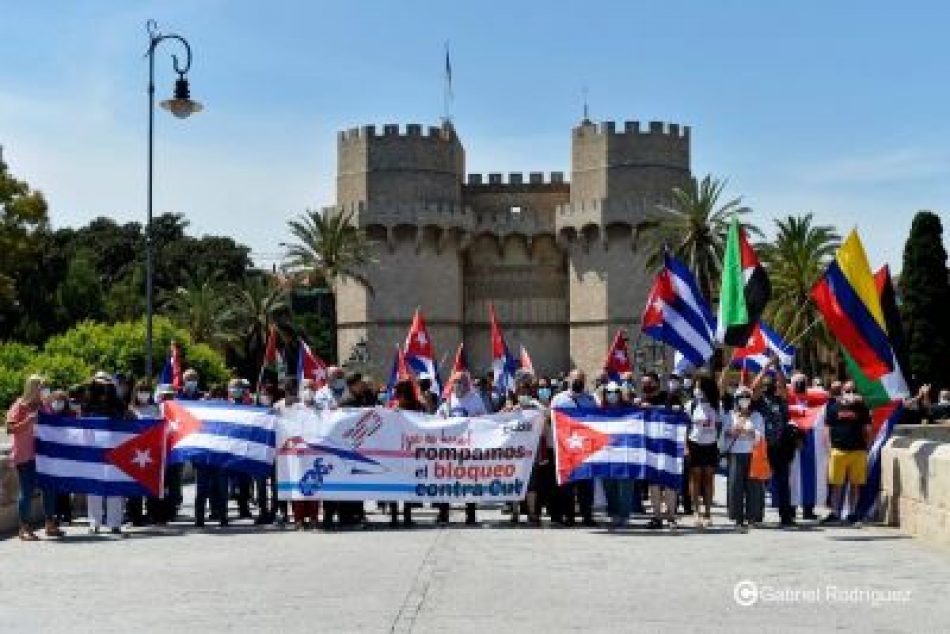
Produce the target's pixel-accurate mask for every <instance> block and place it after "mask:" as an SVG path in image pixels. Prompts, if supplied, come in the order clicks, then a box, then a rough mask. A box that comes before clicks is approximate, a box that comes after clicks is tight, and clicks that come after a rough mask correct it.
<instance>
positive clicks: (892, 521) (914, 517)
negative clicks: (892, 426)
mask: <svg viewBox="0 0 950 634" xmlns="http://www.w3.org/2000/svg"><path fill="white" fill-rule="evenodd" d="M881 515H882V519H883V520H884V522H885V523H887V524H889V525H891V526H897V527H899V528H900V530H901V531H902V532H904V533H907V534H909V535H913V536H915V537H920V538H922V539H925V540H927V541H929V542H931V543H934V544H937V545H939V546H942V547H945V548H950V423H948V422H944V423H942V424H939V425H906V426H899V427H898V428H897V429H896V430H895V435H894V437H892V438H891V439H890V440H889V441H888V443H887V445H885V447H884V449H883V451H882V453H881Z"/></svg>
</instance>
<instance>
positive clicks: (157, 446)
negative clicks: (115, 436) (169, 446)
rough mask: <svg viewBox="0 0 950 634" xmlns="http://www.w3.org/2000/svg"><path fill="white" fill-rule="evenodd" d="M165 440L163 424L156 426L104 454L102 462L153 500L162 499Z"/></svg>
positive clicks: (161, 422) (158, 423) (159, 423)
mask: <svg viewBox="0 0 950 634" xmlns="http://www.w3.org/2000/svg"><path fill="white" fill-rule="evenodd" d="M166 439H167V434H166V428H165V422H164V421H159V422H156V423H155V424H154V425H152V426H151V427H150V428H149V429H148V430H146V431H144V432H142V433H140V434H136V435H135V436H132V437H131V438H129V439H128V440H126V441H125V442H124V443H122V444H121V445H116V446H115V447H113V448H112V449H110V450H109V451H107V452H106V460H108V461H109V462H110V463H112V464H113V465H115V466H116V468H118V469H120V470H121V471H123V472H124V473H126V474H127V475H129V476H130V477H131V478H133V479H134V480H135V481H136V482H138V483H139V484H141V485H142V486H144V487H145V488H146V489H148V490H149V491H150V492H151V493H152V495H154V496H155V497H158V498H160V497H163V494H164V490H165V480H164V478H165V454H166Z"/></svg>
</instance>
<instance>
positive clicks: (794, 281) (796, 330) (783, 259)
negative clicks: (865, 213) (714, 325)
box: [758, 213, 841, 373]
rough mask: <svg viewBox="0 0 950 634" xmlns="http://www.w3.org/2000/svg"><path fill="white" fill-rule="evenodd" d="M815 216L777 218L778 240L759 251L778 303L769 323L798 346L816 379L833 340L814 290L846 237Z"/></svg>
mask: <svg viewBox="0 0 950 634" xmlns="http://www.w3.org/2000/svg"><path fill="white" fill-rule="evenodd" d="M812 219H813V215H812V214H810V213H809V214H804V215H800V216H792V215H789V216H787V217H786V218H784V219H783V218H776V219H775V227H776V236H775V240H774V241H772V242H770V243H764V244H761V245H759V247H758V248H759V253H760V254H761V256H762V261H763V263H764V264H765V267H766V269H767V270H768V272H769V279H770V280H771V282H772V299H771V301H770V302H769V305H768V306H767V307H766V309H765V318H766V320H767V321H769V323H771V324H772V326H773V327H774V328H775V329H776V330H777V331H778V332H779V333H782V334H783V336H784V337H785V339H786V341H789V342H794V343H795V345H796V346H797V348H798V350H799V353H798V359H799V365H801V366H802V367H804V368H806V369H807V370H808V371H809V372H811V373H814V372H815V371H816V370H817V369H818V368H817V365H818V346H819V344H820V343H827V344H830V343H831V337H830V335H829V333H828V330H827V329H826V328H825V325H824V322H823V321H822V320H821V319H820V315H819V313H818V309H817V308H816V306H815V304H814V303H813V302H812V301H811V288H812V286H814V285H815V282H817V281H818V278H819V277H820V276H821V274H822V272H823V271H824V269H825V266H826V265H827V264H828V261H829V260H830V259H831V258H832V257H834V254H835V251H836V250H837V249H838V245H839V244H840V242H841V236H839V235H838V233H837V232H836V231H835V228H834V227H832V226H830V225H816V224H812Z"/></svg>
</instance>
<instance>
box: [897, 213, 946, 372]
mask: <svg viewBox="0 0 950 634" xmlns="http://www.w3.org/2000/svg"><path fill="white" fill-rule="evenodd" d="M900 290H901V319H902V321H903V323H904V330H905V333H906V335H907V348H908V353H909V357H910V375H911V376H910V377H908V379H909V381H910V382H912V383H914V384H916V385H920V384H922V383H933V384H935V385H938V386H941V387H944V386H950V363H948V359H950V334H948V330H947V324H948V323H950V283H948V277H947V251H946V249H945V248H944V245H943V226H942V224H941V223H940V217H939V216H938V215H937V214H935V213H933V212H930V211H919V212H917V215H916V216H914V221H913V224H911V228H910V235H909V236H908V238H907V242H906V243H905V245H904V266H903V269H902V270H901V275H900Z"/></svg>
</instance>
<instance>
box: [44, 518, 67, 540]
mask: <svg viewBox="0 0 950 634" xmlns="http://www.w3.org/2000/svg"><path fill="white" fill-rule="evenodd" d="M65 534H66V533H64V532H63V531H62V530H60V528H59V526H57V525H56V522H53V521H47V522H46V536H47V537H62V536H63V535H65Z"/></svg>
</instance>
